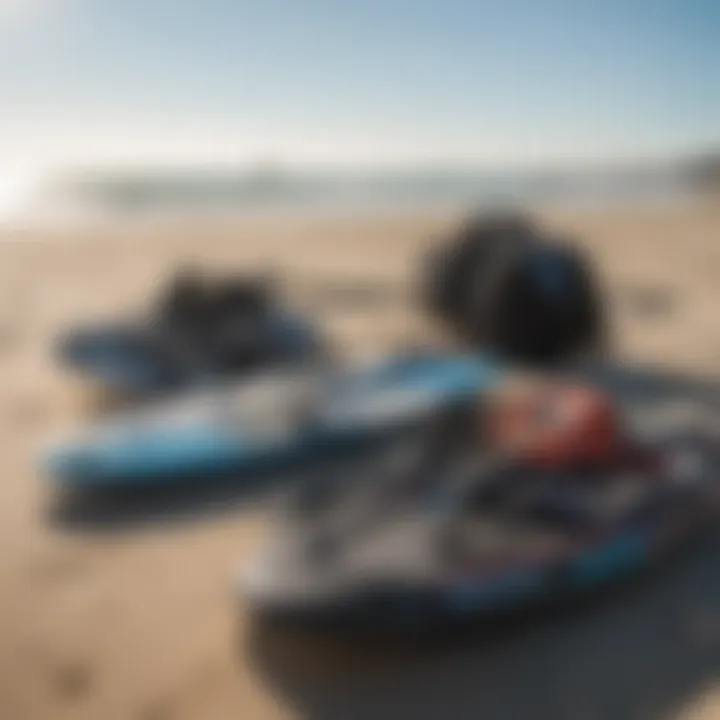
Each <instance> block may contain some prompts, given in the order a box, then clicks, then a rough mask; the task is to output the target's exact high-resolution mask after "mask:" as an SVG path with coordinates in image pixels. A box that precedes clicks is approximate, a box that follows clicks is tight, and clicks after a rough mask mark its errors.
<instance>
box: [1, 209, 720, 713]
mask: <svg viewBox="0 0 720 720" xmlns="http://www.w3.org/2000/svg"><path fill="white" fill-rule="evenodd" d="M541 218H542V219H543V220H544V221H545V222H546V223H547V225H548V227H550V228H552V229H555V230H557V232H559V233H567V234H568V235H570V236H577V237H578V238H579V240H580V242H581V243H582V244H583V245H584V246H586V247H587V248H589V249H590V250H591V251H592V253H593V255H594V256H595V257H596V258H597V261H598V264H599V267H600V269H601V273H602V276H603V278H604V281H605V286H606V290H607V292H608V294H609V297H610V301H611V305H612V309H613V313H614V317H615V318H616V319H617V322H616V342H617V349H618V353H619V355H620V356H622V357H623V358H626V359H629V360H633V361H651V362H655V363H666V364H669V365H671V366H672V367H673V368H675V369H677V370H679V371H683V372H687V373H690V374H693V375H698V374H702V373H713V372H716V371H717V368H718V366H720V317H719V316H718V310H719V309H720V203H714V202H712V201H711V200H704V201H696V202H689V201H688V202H684V203H678V204H676V205H667V206H663V207H660V206H654V207H650V206H648V207H631V208H628V207H620V206H618V207H615V208H609V209H575V210H564V211H563V210H553V211H547V212H545V213H541ZM456 220H457V218H456V217H455V216H453V215H450V214H441V213H429V212H428V213H426V214H421V213H416V214H414V215H410V214H405V215H402V216H400V215H398V216H392V215H390V214H385V215H383V216H377V217H372V216H364V217H357V218H350V217H340V216H337V217H326V218H323V219H320V218H310V217H304V218H299V219H291V218H289V217H285V218H281V217H274V218H260V217H257V218H250V219H247V220H242V221H241V220H237V221H229V220H224V221H210V220H206V221H203V222H200V221H197V222H190V221H185V222H183V223H173V222H172V221H170V220H166V221H162V222H161V221H156V222H153V223H149V222H145V223H139V222H138V223H132V222H126V223H123V224H115V225H113V226H112V228H110V229H108V230H102V229H101V228H99V227H98V228H94V229H92V230H90V229H86V230H83V231H77V232H75V233H70V232H69V231H68V232H67V233H65V234H63V233H53V234H52V235H51V234H49V233H42V232H40V231H35V232H30V231H25V232H20V231H12V230H11V229H7V230H6V231H5V235H6V236H7V237H6V241H5V242H0V298H1V301H0V433H1V434H2V435H1V436H2V441H3V442H2V448H3V452H2V454H1V455H0V469H1V471H2V481H1V482H0V528H1V529H2V534H3V542H2V544H1V545H0V718H2V719H3V720H31V719H33V720H35V719H37V720H45V719H53V720H54V719H55V718H68V719H69V718H72V720H80V719H85V718H87V719H89V720H115V719H117V720H135V719H137V720H183V719H185V718H197V719H198V720H216V719H221V718H222V719H225V718H228V719H229V718H234V719H237V720H240V719H242V720H254V719H255V718H258V719H260V718H281V717H301V718H308V719H312V720H324V719H325V718H328V719H333V720H334V719H338V720H340V719H342V720H344V719H346V718H347V719H350V718H367V719H368V720H369V719H370V718H373V719H377V720H380V719H381V718H393V719H394V720H402V719H404V718H408V720H410V719H412V720H422V719H423V718H452V719H453V720H454V719H456V718H468V719H470V718H472V720H479V719H480V718H488V719H490V718H491V719H492V720H495V719H501V720H504V719H507V720H524V719H525V718H542V719H543V720H545V719H547V720H550V719H552V720H560V719H561V718H568V720H571V719H572V720H575V719H578V720H579V719H580V718H613V720H620V719H621V718H666V717H688V718H689V717H697V718H711V717H713V718H714V717H717V718H720V696H717V697H716V693H715V688H714V683H715V682H716V681H717V680H718V678H719V677H720V675H719V673H720V563H718V562H717V559H716V558H717V557H718V556H717V550H720V541H715V540H712V539H710V540H709V541H708V544H705V545H703V547H702V548H700V549H698V551H697V552H695V553H693V554H692V555H691V556H689V557H687V558H686V559H685V561H683V562H679V563H676V564H673V565H672V566H671V567H668V568H666V569H664V570H663V572H661V573H658V574H654V575H653V576H652V577H651V578H649V579H648V580H647V581H646V582H643V583H641V584H639V585H638V586H636V587H633V588H629V589H627V590H624V591H622V592H620V593H618V594H617V595H615V594H614V595H613V596H612V597H611V598H608V601H607V602H606V603H603V604H602V605H599V604H598V605H595V604H593V605H591V606H590V607H588V608H583V609H581V610H577V611H575V612H573V613H572V614H571V615H570V616H569V617H564V616H560V615H558V616H557V617H555V616H553V617H549V618H543V619H541V620H540V621H539V622H537V623H532V624H530V623H528V624H527V625H526V626H525V627H524V628H522V629H521V630H520V629H515V630H508V631H507V632H503V633H501V634H500V635H497V634H496V633H493V634H492V636H490V637H488V638H484V637H480V638H478V639H477V640H474V641H473V642H471V643H461V644H460V647H458V646H457V644H455V643H452V644H450V645H449V646H444V645H443V647H441V648H437V647H434V648H431V649H428V648H416V649H414V650H413V651H412V652H391V651H390V649H389V648H387V647H386V648H384V649H383V650H380V651H376V650H366V651H363V652H362V653H357V652H355V653H353V652H351V651H349V650H348V649H346V648H337V647H334V648H332V649H327V648H325V649H321V648H318V647H316V646H315V645H314V644H313V645H303V644H300V643H298V642H287V643H279V642H278V641H277V639H272V638H270V639H267V638H262V637H258V636H257V633H255V632H253V631H252V630H251V628H250V624H249V623H248V621H247V619H246V617H245V616H244V615H243V612H242V610H241V608H238V607H237V605H236V603H235V602H234V599H233V596H232V593H231V590H232V574H233V571H234V569H235V568H236V567H237V564H238V563H239V562H240V561H242V559H243V558H244V557H247V556H248V554H249V553H250V552H251V551H252V549H253V547H254V543H255V542H256V540H257V538H258V533H259V532H261V530H262V513H261V512H258V511H257V510H255V509H253V507H254V503H250V504H249V507H248V508H243V507H242V503H233V504H232V507H229V506H228V504H227V503H224V504H223V505H222V508H214V507H213V506H212V505H210V506H206V507H204V511H203V512H202V513H193V512H190V510H191V508H190V507H188V506H185V507H184V510H185V511H186V512H185V513H183V516H182V517H179V516H178V515H177V514H175V513H169V514H168V516H165V517H164V518H163V520H162V522H161V521H159V520H157V519H156V520H155V521H146V522H135V521H132V522H130V521H128V522H122V521H116V520H117V518H111V517H106V518H96V522H82V520H83V519H84V520H87V518H80V519H78V518H75V520H72V519H68V518H65V519H64V520H61V519H58V517H57V513H56V512H55V506H56V504H57V498H55V497H54V496H53V495H52V493H50V492H49V491H48V489H47V488H46V487H44V486H43V483H42V481H41V478H40V477H39V475H38V471H37V468H36V464H35V460H36V451H37V448H38V446H39V444H40V443H41V442H42V441H43V440H44V439H45V438H46V437H48V436H49V435H51V434H52V433H54V432H56V431H57V430H59V429H60V428H64V427H67V426H68V425H70V424H74V423H77V422H78V421H79V420H80V419H81V413H82V407H81V406H82V395H83V392H82V391H81V389H80V388H79V387H78V383H77V382H76V381H75V380H73V379H71V378H68V377H66V376H63V375H62V374H60V373H59V372H58V371H57V370H56V369H55V368H53V366H52V364H51V362H50V360H49V357H48V345H49V343H50V341H51V339H52V338H53V337H54V335H55V334H56V333H57V332H58V331H59V330H60V329H61V328H63V327H65V326H66V325H67V324H68V323H70V322H74V321H77V320H81V319H91V318H97V317H100V316H103V315H105V314H111V313H114V312H121V311H126V310H127V309H128V308H132V307H139V306H141V304H142V301H143V300H144V299H145V298H146V297H147V296H148V295H149V294H150V293H152V292H153V290H155V289H156V287H157V282H158V279H161V278H164V277H166V276H167V274H168V272H169V271H170V270H171V269H172V268H173V267H174V266H175V265H177V264H178V263H181V262H185V261H189V260H198V261H202V262H203V263H207V264H208V266H209V267H219V268H225V269H226V268H229V267H238V268H242V267H246V268H264V267H269V266H271V265H274V266H276V267H277V271H278V272H279V274H280V275H281V276H282V277H283V278H287V281H288V292H289V294H290V295H291V296H292V297H293V299H294V300H295V301H297V302H298V303H299V304H300V305H301V306H302V307H307V308H308V309H309V310H312V311H313V312H315V313H316V314H317V316H318V318H319V319H320V321H321V322H322V323H324V324H325V325H326V327H327V328H328V331H329V333H330V335H331V337H332V339H333V340H334V341H335V342H336V343H337V344H338V346H339V347H340V348H341V350H342V351H343V352H345V353H347V354H348V355H354V354H359V353H367V352H369V351H372V352H379V351H382V350H384V349H391V348H393V347H395V346H397V345H398V344H401V343H406V342H413V341H417V340H420V339H423V338H432V339H433V341H435V340H439V339H440V337H439V333H438V332H437V330H436V329H432V328H429V327H428V324H427V323H426V321H424V319H423V318H421V317H419V316H418V314H417V311H416V310H414V309H413V308H412V305H411V296H412V291H411V284H410V281H411V278H412V275H413V271H414V269H415V268H416V262H417V256H418V253H419V251H420V250H421V249H422V248H423V247H424V246H425V245H426V244H427V243H428V242H431V241H432V239H433V238H434V237H435V236H436V235H438V234H440V233H442V232H443V231H444V230H445V229H447V228H448V227H450V226H451V225H452V223H454V222H455V221H456ZM159 504H160V505H162V502H161V501H160V503H159ZM216 510H218V511H216ZM220 510H222V511H220ZM126 520H127V518H126ZM135 520H137V518H135ZM714 553H715V559H713V554H714ZM368 654H369V655H371V656H372V657H368ZM398 655H399V656H400V657H397V656H398ZM381 659H382V660H381Z"/></svg>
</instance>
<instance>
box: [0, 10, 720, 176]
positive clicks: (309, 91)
mask: <svg viewBox="0 0 720 720" xmlns="http://www.w3.org/2000/svg"><path fill="white" fill-rule="evenodd" d="M719 39H720V3H718V2H717V0H503V1H500V0H444V1H441V0H384V1H381V0H253V1H252V2H250V1H249V0H0V167H2V166H4V167H13V168H19V169H21V170H22V169H28V168H31V169H38V168H43V169H44V168H48V167H58V166H66V165H74V164H92V163H102V164H114V163H132V164H135V163H162V164H168V163H182V164H187V163H196V162H203V163H216V162H230V163H239V162H240V163H241V162H253V161H255V160H262V159H277V160H278V161H286V162H289V163H298V164H304V163H323V164H326V163H331V164H341V165H377V164H380V165H398V164H400V165H407V164H417V163H467V164H490V165H503V164H515V165H517V164H534V163H538V162H545V161H549V162H567V161H576V160H577V161H584V160H598V159H600V160H602V159H611V158H623V157H633V156H636V157H647V156H650V157H652V156H655V155H661V156H662V155H668V154H673V153H676V152H682V151H684V150H686V149H687V150H692V149H695V148H697V147H703V146H707V145H712V144H715V143H718V142H720V80H718V75H720V42H718V40H719Z"/></svg>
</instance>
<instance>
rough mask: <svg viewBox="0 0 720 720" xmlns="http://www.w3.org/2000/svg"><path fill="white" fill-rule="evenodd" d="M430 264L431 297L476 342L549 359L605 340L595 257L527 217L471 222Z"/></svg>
mask: <svg viewBox="0 0 720 720" xmlns="http://www.w3.org/2000/svg"><path fill="white" fill-rule="evenodd" d="M468 228H469V229H470V232H468ZM430 263H431V264H430V265H429V266H428V268H427V270H426V279H425V301H426V304H427V305H428V306H429V309H430V311H431V312H432V313H433V314H435V315H436V316H437V317H439V318H440V319H442V320H443V321H444V322H446V323H448V324H449V325H450V326H451V327H452V328H453V329H454V330H455V332H456V333H457V334H458V335H459V336H460V337H461V338H463V339H464V340H467V341H470V342H471V343H472V344H473V345H476V346H479V347H482V348H484V349H486V350H489V351H492V352H495V353H497V354H498V355H500V356H502V357H505V358H507V359H509V360H514V361H518V362H524V363H531V364H548V363H552V362H556V361H560V360H563V359H565V358H568V357H570V356H572V355H576V354H578V353H581V352H588V351H595V350H597V349H599V348H601V347H602V346H603V344H604V340H605V330H604V317H603V306H602V301H601V297H600V292H599V290H598V288H597V287H596V283H595V279H594V274H593V271H592V266H591V263H590V261H589V259H588V258H586V257H585V256H584V255H583V254H582V253H581V252H580V250H579V249H577V248H575V247H573V246H570V245H569V244H561V243H557V242H554V241H551V240H550V239H548V238H545V237H542V236H541V235H540V234H539V233H538V232H537V230H536V229H535V228H534V226H532V224H531V223H529V222H528V221H527V220H525V218H523V217H521V216H518V217H515V218H513V217H512V216H510V217H507V218H505V219H504V221H503V222H498V218H497V217H495V218H490V222H482V221H476V222H474V223H473V224H471V225H469V226H466V229H465V230H464V231H463V232H461V233H460V234H459V235H458V236H457V237H456V238H454V239H453V240H452V241H451V242H450V243H449V244H448V245H447V246H446V247H444V248H441V249H440V250H439V251H437V253H436V255H435V257H434V258H432V259H431V261H430Z"/></svg>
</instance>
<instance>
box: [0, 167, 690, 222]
mask: <svg viewBox="0 0 720 720" xmlns="http://www.w3.org/2000/svg"><path fill="white" fill-rule="evenodd" d="M688 191H689V188H688V187H687V184H686V182H685V179H684V178H683V176H682V174H681V173H678V172H674V171H673V170H672V169H670V168H658V167H647V168H632V169H627V168H624V169H617V168H616V169H602V170H598V169H591V170H574V171H567V170H565V171H552V172H551V171H543V172H540V171H533V172H529V171H524V172H523V171H493V172H489V171H470V170H463V171H458V170H442V171H439V170H431V171H414V172H385V173H379V172H376V173H357V172H356V173H351V172H344V173H342V172H332V173H331V172H325V173H320V172H315V173H311V172H305V173H300V172H279V171H255V172H237V173H232V172H203V171H200V170H195V171H186V172H164V173H159V172H155V173H153V172H143V173H141V172H135V173H127V172H126V173H120V172H116V173H110V172H103V173H101V172H95V173H88V174H85V175H83V176H75V177H67V178H61V179H59V180H58V179H55V180H54V181H53V182H45V183H38V184H37V185H36V187H35V188H33V189H32V191H30V192H26V193H25V195H24V197H23V198H22V202H16V203H14V204H8V203H6V204H5V206H3V204H2V203H1V202H0V219H3V220H4V221H6V222H11V221H13V220H15V221H22V220H24V221H33V220H34V221H38V222H40V221H45V222H53V221H60V220H61V219H65V220H81V219H83V218H98V217H115V216H125V217H127V216H155V215H167V214H171V215H177V214H183V213H188V214H204V213H210V214H212V213H240V214H245V213H256V212H270V213H278V212H337V211H344V210H348V211H356V210H362V211H366V212H371V211H382V210H394V209H408V210H412V209H416V208H417V209H425V210H427V209H430V208H433V207H435V208H438V209H444V208H469V207H483V206H493V205H522V206H524V207H527V206H536V205H548V204H563V205H576V204H591V205H603V204H612V203H618V202H637V201H640V200H642V201H647V200H659V201H662V200H666V199H670V198H676V197H678V196H682V195H684V194H686V193H687V192H688ZM1 199H2V198H0V200H1Z"/></svg>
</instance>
